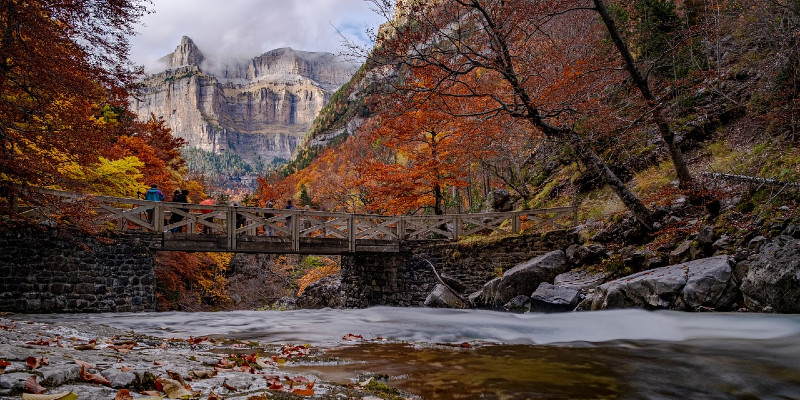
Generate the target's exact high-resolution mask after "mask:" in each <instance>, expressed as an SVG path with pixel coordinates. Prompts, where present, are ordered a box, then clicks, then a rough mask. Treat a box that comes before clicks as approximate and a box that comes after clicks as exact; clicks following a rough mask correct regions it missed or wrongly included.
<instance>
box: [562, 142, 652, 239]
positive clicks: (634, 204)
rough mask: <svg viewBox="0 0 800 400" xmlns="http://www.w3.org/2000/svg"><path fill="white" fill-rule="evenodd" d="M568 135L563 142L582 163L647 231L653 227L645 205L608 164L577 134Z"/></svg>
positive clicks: (650, 215)
mask: <svg viewBox="0 0 800 400" xmlns="http://www.w3.org/2000/svg"><path fill="white" fill-rule="evenodd" d="M569 136H570V137H568V138H566V139H568V140H566V141H565V142H566V143H568V144H569V146H570V147H572V149H573V150H574V151H575V154H576V155H577V157H578V159H580V160H581V162H582V163H583V165H585V166H586V167H587V168H589V170H591V171H592V172H594V173H596V174H598V175H600V178H601V179H602V180H603V182H604V183H605V184H607V185H608V186H610V187H611V189H612V190H613V191H614V193H615V194H616V195H617V197H619V199H620V200H622V203H623V204H625V207H626V208H628V210H630V211H631V212H632V213H633V215H634V216H635V217H636V220H637V221H639V223H641V224H642V225H643V226H644V227H645V229H647V230H648V231H649V230H651V229H652V228H653V216H652V214H651V213H650V210H649V209H648V208H647V206H645V205H644V203H642V201H641V200H639V197H638V196H636V195H635V194H634V193H633V192H631V191H630V190H629V189H628V187H627V186H625V183H624V182H622V180H621V179H619V177H618V176H617V175H616V174H615V173H614V172H613V171H611V169H610V168H608V164H606V163H605V162H604V161H603V160H602V159H601V158H600V156H598V155H597V153H595V152H594V150H592V149H591V148H590V147H589V146H588V145H586V143H585V142H584V141H583V140H582V139H581V138H580V137H578V135H577V134H575V133H571V134H570V135H569Z"/></svg>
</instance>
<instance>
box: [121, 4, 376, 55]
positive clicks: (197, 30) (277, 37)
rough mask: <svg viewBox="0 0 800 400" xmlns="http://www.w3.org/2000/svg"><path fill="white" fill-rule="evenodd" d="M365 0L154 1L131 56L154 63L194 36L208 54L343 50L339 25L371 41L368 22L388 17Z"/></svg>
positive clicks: (356, 38)
mask: <svg viewBox="0 0 800 400" xmlns="http://www.w3.org/2000/svg"><path fill="white" fill-rule="evenodd" d="M370 7H371V3H370V2H368V1H365V0H153V7H151V9H152V10H153V11H154V13H151V14H149V15H146V16H145V17H144V18H143V19H142V22H143V26H140V27H139V28H138V32H139V34H138V35H137V36H134V37H133V38H132V39H131V43H132V45H133V48H132V50H131V59H132V60H133V61H134V62H136V63H137V64H140V65H144V66H145V67H148V68H149V67H152V66H154V65H155V61H156V60H158V59H159V58H161V57H163V56H165V55H167V54H168V53H171V52H172V51H173V50H175V47H176V46H178V44H180V40H181V37H182V36H189V37H190V38H192V40H194V42H195V44H196V45H197V47H199V48H200V50H201V51H202V52H203V54H205V55H206V56H210V57H214V56H224V57H226V58H227V57H237V58H246V59H249V58H252V57H255V56H258V55H261V54H262V53H264V52H266V51H269V50H273V49H276V48H280V47H292V48H294V49H296V50H305V51H326V52H330V53H334V54H338V53H339V52H340V51H342V47H341V44H342V39H341V36H340V35H339V34H338V33H337V32H336V29H339V30H340V31H341V32H343V33H344V34H346V35H347V36H348V37H350V38H351V40H353V41H357V42H360V43H363V44H366V43H367V36H366V34H365V31H366V28H367V27H373V28H374V27H377V26H378V25H379V24H380V23H381V22H383V19H382V17H381V16H379V15H377V14H376V13H374V12H373V11H372V10H371V8H370Z"/></svg>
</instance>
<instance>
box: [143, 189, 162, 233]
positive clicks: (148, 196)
mask: <svg viewBox="0 0 800 400" xmlns="http://www.w3.org/2000/svg"><path fill="white" fill-rule="evenodd" d="M144 199H145V200H150V201H164V193H162V192H161V190H159V189H158V185H156V184H155V183H154V184H152V185H150V189H148V190H147V192H145V193H144ZM147 222H149V223H151V224H152V223H153V209H152V208H151V209H149V210H147Z"/></svg>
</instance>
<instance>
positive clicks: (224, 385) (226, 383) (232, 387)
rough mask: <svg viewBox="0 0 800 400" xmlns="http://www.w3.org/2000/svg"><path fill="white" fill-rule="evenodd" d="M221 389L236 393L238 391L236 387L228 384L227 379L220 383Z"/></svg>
mask: <svg viewBox="0 0 800 400" xmlns="http://www.w3.org/2000/svg"><path fill="white" fill-rule="evenodd" d="M222 387H224V388H225V389H228V390H230V391H231V392H238V391H239V388H237V387H236V386H232V385H230V384H228V381H227V379H226V380H224V381H222Z"/></svg>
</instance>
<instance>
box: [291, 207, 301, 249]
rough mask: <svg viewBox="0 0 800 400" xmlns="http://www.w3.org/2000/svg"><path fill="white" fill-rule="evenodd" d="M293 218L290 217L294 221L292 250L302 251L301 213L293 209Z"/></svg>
mask: <svg viewBox="0 0 800 400" xmlns="http://www.w3.org/2000/svg"><path fill="white" fill-rule="evenodd" d="M291 213H292V214H291V218H290V219H289V220H290V221H291V222H292V224H291V225H292V251H293V252H295V253H299V252H300V214H298V213H296V212H294V211H291Z"/></svg>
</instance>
